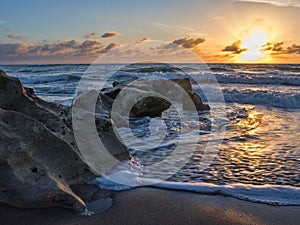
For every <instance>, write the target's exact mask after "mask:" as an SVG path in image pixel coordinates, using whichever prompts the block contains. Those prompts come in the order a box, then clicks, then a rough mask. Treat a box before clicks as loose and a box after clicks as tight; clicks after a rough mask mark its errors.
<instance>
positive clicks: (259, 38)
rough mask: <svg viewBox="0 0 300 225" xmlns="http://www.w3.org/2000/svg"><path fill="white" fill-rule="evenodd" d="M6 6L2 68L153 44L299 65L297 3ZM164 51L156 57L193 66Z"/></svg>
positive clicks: (1, 23) (209, 57)
mask: <svg viewBox="0 0 300 225" xmlns="http://www.w3.org/2000/svg"><path fill="white" fill-rule="evenodd" d="M127 3H128V4H127ZM129 3H130V4H129ZM58 4H59V7H58ZM1 8H2V11H1V14H0V30H1V32H0V33H1V35H0V62H1V64H12V63H14V64H18V63H30V64H35V63H90V62H92V61H93V60H95V59H96V58H98V57H101V56H103V55H105V54H108V52H110V51H114V52H117V50H116V49H117V48H120V47H122V46H124V45H126V48H128V46H129V45H130V46H132V48H133V49H134V47H133V46H134V45H136V44H137V45H138V44H139V43H141V42H144V41H147V40H155V41H164V42H167V43H170V44H171V43H174V44H177V45H179V46H180V47H184V48H186V49H188V50H190V51H192V52H194V53H195V54H197V55H198V56H199V57H200V58H201V60H203V62H207V63H300V30H299V27H300V3H297V1H293V0H290V1H280V0H256V1H255V0H253V1H246V0H239V1H232V0H222V1H221V0H210V1H209V0H202V1H197V0H188V1H179V0H173V1H169V0H166V1H163V2H162V1H158V0H154V1H151V2H141V1H136V0H129V2H126V3H125V1H116V2H115V1H114V2H111V1H108V0H104V1H101V4H100V2H98V1H90V2H88V3H83V2H82V1H77V0H76V1H68V0H67V1H65V2H64V3H58V1H39V2H37V1H31V0H28V1H21V0H19V1H18V0H16V1H7V2H5V3H3V4H2V6H1ZM163 45H164V46H163V47H162V48H161V49H159V47H156V48H157V51H156V52H155V53H154V55H153V57H155V54H157V52H160V55H159V56H162V54H166V55H163V56H164V57H163V58H165V59H166V61H170V60H175V61H176V62H186V61H188V60H187V58H185V57H184V56H179V55H177V58H176V56H175V55H176V54H175V52H173V53H172V50H174V49H173V48H174V47H170V46H168V45H167V44H165V43H164V44H163ZM139 46H141V45H139ZM164 48H165V49H164ZM133 49H131V50H130V49H128V50H127V52H129V53H130V54H133V53H132V52H133ZM135 54H136V56H135V57H136V58H138V57H139V55H142V54H144V53H143V50H142V49H139V50H137V49H136V53H135ZM111 60H112V61H113V59H111ZM112 63H113V62H112Z"/></svg>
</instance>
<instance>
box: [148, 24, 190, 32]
mask: <svg viewBox="0 0 300 225" xmlns="http://www.w3.org/2000/svg"><path fill="white" fill-rule="evenodd" d="M151 25H153V26H157V27H161V28H168V29H175V30H185V31H189V32H194V31H195V29H194V28H191V27H187V26H180V25H174V24H166V23H151Z"/></svg>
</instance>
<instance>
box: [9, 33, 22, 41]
mask: <svg viewBox="0 0 300 225" xmlns="http://www.w3.org/2000/svg"><path fill="white" fill-rule="evenodd" d="M7 37H8V38H10V39H14V40H19V41H21V40H22V39H23V37H22V36H21V35H16V34H8V35H7Z"/></svg>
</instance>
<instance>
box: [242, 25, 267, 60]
mask: <svg viewBox="0 0 300 225" xmlns="http://www.w3.org/2000/svg"><path fill="white" fill-rule="evenodd" d="M270 38H271V32H270V29H268V28H267V27H264V26H259V27H252V28H250V29H249V30H248V31H247V32H246V33H245V34H244V35H243V38H242V41H241V49H245V51H243V52H242V53H241V57H240V61H241V62H255V63H256V62H262V61H266V60H267V56H268V55H267V53H266V52H263V51H261V48H262V46H263V45H264V44H266V43H267V42H268V41H269V40H270Z"/></svg>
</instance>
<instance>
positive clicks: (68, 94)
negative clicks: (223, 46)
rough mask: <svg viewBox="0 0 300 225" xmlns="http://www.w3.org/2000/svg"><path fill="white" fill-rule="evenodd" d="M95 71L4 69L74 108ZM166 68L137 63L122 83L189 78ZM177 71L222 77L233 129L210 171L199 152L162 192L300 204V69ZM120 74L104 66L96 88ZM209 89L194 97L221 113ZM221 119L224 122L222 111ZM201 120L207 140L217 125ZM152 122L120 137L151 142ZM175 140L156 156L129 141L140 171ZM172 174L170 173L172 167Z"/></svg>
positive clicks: (204, 80) (193, 67)
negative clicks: (132, 134) (83, 80)
mask: <svg viewBox="0 0 300 225" xmlns="http://www.w3.org/2000/svg"><path fill="white" fill-rule="evenodd" d="M89 65H90V64H40V65H28V64H27V65H25V64H22V65H0V69H2V70H4V71H5V72H6V73H7V74H8V75H10V76H14V77H17V78H19V79H20V80H21V82H22V83H23V84H24V86H25V87H30V88H33V89H34V90H35V93H36V94H37V96H39V97H40V98H42V99H45V100H47V101H51V102H57V103H60V104H63V105H68V106H70V105H71V104H72V100H73V99H74V97H75V95H76V88H77V85H78V83H79V82H80V79H81V78H82V76H83V74H85V72H86V70H87V69H88V67H89ZM121 65H124V66H125V65H126V64H121ZM166 65H167V64H166ZM166 65H163V64H161V65H158V64H137V65H136V66H135V67H134V69H133V70H130V71H126V70H124V71H122V70H121V71H118V76H117V78H116V79H119V80H120V81H122V80H126V79H127V78H128V77H135V78H144V79H146V78H147V77H149V76H152V75H155V76H159V77H161V78H167V79H170V78H180V77H182V74H178V73H177V72H176V71H172V70H169V69H168V68H167V67H166ZM172 65H174V66H176V67H178V68H179V69H182V70H184V71H185V72H187V73H188V74H187V76H189V75H190V76H192V77H197V79H198V83H199V81H200V83H201V85H206V84H209V83H210V82H212V81H211V80H210V79H211V76H212V75H213V76H214V77H215V78H216V80H217V81H218V83H219V85H220V89H221V91H222V93H223V96H224V100H225V104H226V116H225V117H224V118H219V119H220V120H222V121H223V123H224V124H225V125H226V133H225V137H224V139H223V143H222V147H221V149H220V151H219V153H218V155H217V156H216V158H215V159H214V161H213V162H212V164H211V165H209V166H208V167H207V168H206V169H205V170H201V169H200V166H199V163H200V161H201V154H202V153H201V151H195V152H194V154H193V156H192V158H191V159H190V161H189V162H188V163H187V164H186V165H185V166H184V167H183V168H182V169H181V170H180V171H178V173H177V174H174V175H173V176H172V177H170V178H169V179H168V180H167V181H166V182H164V183H160V184H157V186H160V187H166V188H173V189H179V190H189V191H195V192H201V193H217V192H220V193H223V194H225V195H230V196H234V197H237V198H241V199H245V200H251V201H256V202H263V203H269V204H278V205H300V64H224V63H217V64H216V63H209V64H207V66H208V68H209V70H205V71H203V70H202V69H201V64H193V63H190V64H186V63H184V64H176V63H175V64H172ZM104 67H105V68H104ZM116 67H117V66H116V64H99V65H98V67H97V69H96V70H94V71H89V79H90V80H91V83H93V84H94V85H96V86H97V85H99V87H101V86H103V85H110V83H107V80H106V79H105V77H104V76H102V74H103V73H105V71H106V70H107V68H111V70H112V71H113V70H114V69H115V68H116ZM201 85H198V84H194V85H193V89H194V91H195V92H196V93H198V94H199V95H200V96H201V98H202V100H203V101H204V102H206V103H208V104H210V105H214V106H215V108H217V106H218V104H220V102H219V101H220V99H217V98H216V99H211V100H210V102H207V98H206V95H205V93H204V92H203V90H202V88H201ZM212 91H214V90H212ZM168 113H169V114H168ZM213 113H215V114H216V115H217V116H218V112H217V111H216V112H213ZM170 114H171V112H170V111H168V110H167V111H166V112H165V113H164V114H163V118H164V119H165V122H166V124H167V125H168V126H170V127H171V130H173V131H174V132H176V130H177V129H176V128H177V126H179V125H178V123H175V122H174V121H173V119H174V118H173V119H172V117H170ZM220 115H221V114H220ZM200 117H201V118H200V124H201V126H200V129H199V130H198V131H196V132H198V133H197V134H199V133H200V136H201V137H202V138H203V140H205V137H206V135H208V134H210V132H211V130H210V124H211V120H212V118H211V114H210V113H209V112H204V113H201V114H200ZM150 120H151V118H149V117H145V118H141V119H139V120H137V121H135V123H134V124H135V126H133V127H131V128H122V127H121V128H119V129H118V131H119V133H120V134H121V136H122V137H123V138H125V139H126V136H127V135H128V133H129V130H128V129H133V130H134V131H135V132H136V133H139V134H142V136H143V134H144V135H148V133H147V132H148V131H147V126H146V125H147V124H149V121H150ZM152 120H153V119H152ZM154 120H155V119H154ZM158 132H159V131H158ZM194 132H195V130H193V131H192V130H191V131H187V132H186V133H184V134H183V135H184V137H185V138H186V141H187V142H188V140H190V139H192V138H193V135H195V133H194ZM174 137H175V138H174V139H168V141H166V142H165V143H162V144H161V145H160V146H156V147H155V148H153V149H152V150H151V151H150V152H149V151H142V150H141V149H139V148H135V146H141V145H142V142H143V140H142V138H141V140H140V142H136V141H135V142H132V143H130V142H128V145H130V146H128V147H129V148H130V150H131V155H132V156H133V158H134V159H135V160H136V161H137V162H138V164H139V165H148V164H151V163H153V162H156V161H159V160H160V159H162V158H163V157H164V156H165V155H166V154H168V153H169V152H171V151H172V149H173V148H174V144H175V143H176V142H177V141H179V140H178V139H177V138H176V135H175V136H174ZM153 141H155V137H153ZM205 144H206V141H203V142H202V141H199V142H198V143H197V145H198V146H199V149H201V147H203V146H204V145H205ZM164 170H168V165H166V168H164ZM161 172H162V173H164V172H166V171H161ZM95 182H96V183H97V185H99V186H100V187H102V188H107V189H115V190H116V189H117V190H120V189H126V188H128V187H122V186H120V185H119V186H118V185H112V184H111V182H109V181H107V180H105V179H102V178H98V179H96V181H95Z"/></svg>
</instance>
